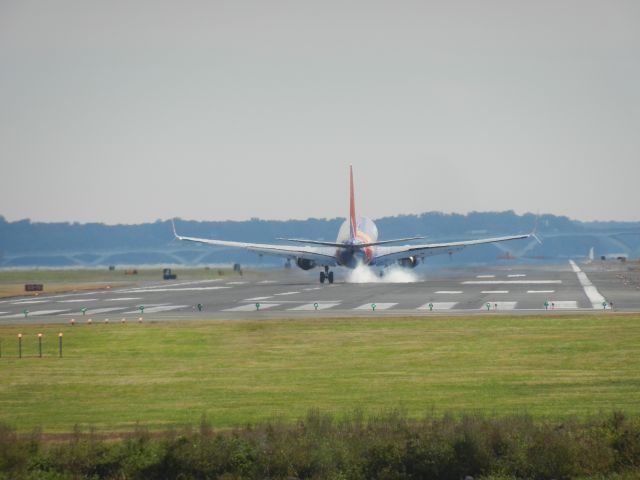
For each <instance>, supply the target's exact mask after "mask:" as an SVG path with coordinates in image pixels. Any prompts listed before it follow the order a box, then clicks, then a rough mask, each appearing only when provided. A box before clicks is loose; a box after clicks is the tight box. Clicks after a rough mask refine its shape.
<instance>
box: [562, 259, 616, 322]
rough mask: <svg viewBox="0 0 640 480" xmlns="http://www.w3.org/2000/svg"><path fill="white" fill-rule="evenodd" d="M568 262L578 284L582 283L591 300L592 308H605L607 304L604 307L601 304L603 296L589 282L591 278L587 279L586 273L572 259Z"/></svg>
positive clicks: (603, 299)
mask: <svg viewBox="0 0 640 480" xmlns="http://www.w3.org/2000/svg"><path fill="white" fill-rule="evenodd" d="M569 264H570V265H571V268H572V269H573V271H574V272H575V274H576V275H577V276H578V281H579V282H580V285H582V289H583V290H584V293H585V295H586V296H587V298H588V299H589V301H590V302H591V306H592V307H593V309H594V310H603V309H605V308H607V307H608V305H607V306H605V307H603V306H602V304H603V303H604V302H606V300H605V298H604V297H603V296H602V295H601V294H600V292H599V291H598V289H597V288H596V286H595V285H594V284H593V283H591V280H589V277H587V274H586V273H584V272H583V271H582V270H581V269H580V267H579V266H578V265H577V264H576V262H574V261H573V260H569Z"/></svg>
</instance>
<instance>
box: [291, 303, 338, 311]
mask: <svg viewBox="0 0 640 480" xmlns="http://www.w3.org/2000/svg"><path fill="white" fill-rule="evenodd" d="M315 303H317V304H318V308H317V309H318V310H327V309H328V308H333V307H335V306H336V305H340V304H339V303H331V302H315ZM288 310H316V307H315V304H313V303H306V304H304V305H299V306H297V307H293V308H289V309H288Z"/></svg>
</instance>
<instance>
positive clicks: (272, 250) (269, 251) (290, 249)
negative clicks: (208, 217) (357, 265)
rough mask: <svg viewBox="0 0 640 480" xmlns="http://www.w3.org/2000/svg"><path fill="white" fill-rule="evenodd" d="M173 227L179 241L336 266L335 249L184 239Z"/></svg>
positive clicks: (193, 238) (174, 227) (195, 238)
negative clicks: (241, 249) (240, 249)
mask: <svg viewBox="0 0 640 480" xmlns="http://www.w3.org/2000/svg"><path fill="white" fill-rule="evenodd" d="M171 223H172V225H173V235H174V236H175V238H176V239H177V240H181V241H186V242H194V243H202V244H205V245H214V246H218V247H234V248H243V249H245V250H249V251H252V252H256V253H259V254H265V255H275V256H279V257H284V258H290V259H294V260H295V259H298V258H301V259H305V260H312V261H313V262H315V263H316V265H318V266H325V265H327V266H330V267H332V266H335V265H336V256H335V252H336V250H335V248H331V247H307V246H299V247H298V246H296V247H294V246H288V245H270V244H267V243H246V242H233V241H228V240H213V239H208V238H197V237H184V236H182V235H178V234H177V233H176V226H175V224H173V222H171Z"/></svg>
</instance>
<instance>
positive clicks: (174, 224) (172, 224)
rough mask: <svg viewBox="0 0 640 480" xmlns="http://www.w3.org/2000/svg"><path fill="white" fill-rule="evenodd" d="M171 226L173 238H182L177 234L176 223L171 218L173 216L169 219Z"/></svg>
mask: <svg viewBox="0 0 640 480" xmlns="http://www.w3.org/2000/svg"><path fill="white" fill-rule="evenodd" d="M171 226H172V227H173V236H174V237H175V238H177V239H178V240H182V238H181V237H180V235H178V234H177V233H176V223H175V221H174V219H173V218H172V219H171Z"/></svg>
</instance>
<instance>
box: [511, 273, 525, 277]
mask: <svg viewBox="0 0 640 480" xmlns="http://www.w3.org/2000/svg"><path fill="white" fill-rule="evenodd" d="M507 277H509V278H516V277H526V275H525V274H524V273H512V274H511V275H507Z"/></svg>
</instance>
